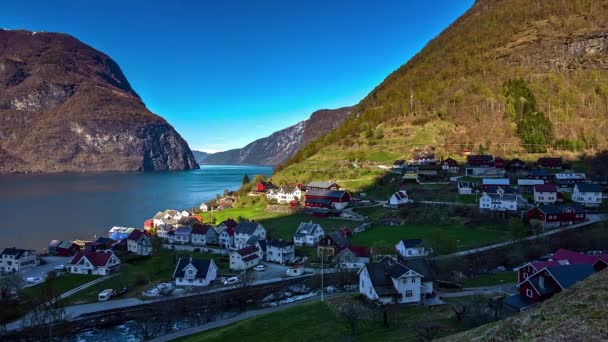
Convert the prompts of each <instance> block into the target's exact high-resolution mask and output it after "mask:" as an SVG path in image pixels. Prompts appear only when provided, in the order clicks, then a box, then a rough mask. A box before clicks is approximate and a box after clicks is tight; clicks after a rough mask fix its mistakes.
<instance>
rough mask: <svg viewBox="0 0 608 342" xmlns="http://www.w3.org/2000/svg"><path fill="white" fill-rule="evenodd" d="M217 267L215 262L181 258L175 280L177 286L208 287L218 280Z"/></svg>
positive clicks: (176, 268) (174, 275)
mask: <svg viewBox="0 0 608 342" xmlns="http://www.w3.org/2000/svg"><path fill="white" fill-rule="evenodd" d="M217 270H218V269H217V265H216V264H215V262H214V261H213V260H207V259H192V257H188V258H185V257H182V258H179V261H178V262H177V266H176V267H175V271H174V272H173V279H175V285H177V286H208V285H209V284H211V282H212V281H214V280H215V279H216V278H217Z"/></svg>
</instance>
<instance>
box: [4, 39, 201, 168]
mask: <svg viewBox="0 0 608 342" xmlns="http://www.w3.org/2000/svg"><path fill="white" fill-rule="evenodd" d="M194 168H198V164H197V163H196V161H195V160H194V156H193V155H192V152H191V151H190V148H189V147H188V144H187V143H186V142H185V141H184V139H182V137H181V136H180V135H179V134H178V133H177V132H176V131H175V130H174V129H173V127H172V126H171V125H170V124H169V123H167V122H166V121H165V120H164V119H163V118H161V117H159V116H157V115H155V114H153V113H151V112H150V111H148V109H147V108H146V106H145V104H144V103H143V102H142V100H141V99H140V97H139V96H138V95H137V93H136V92H135V91H134V90H133V89H132V88H131V86H130V84H129V82H128V81H127V79H126V77H125V76H124V74H123V73H122V71H121V70H120V67H119V66H118V64H116V62H114V61H113V60H112V59H111V58H110V57H108V56H107V55H105V54H103V53H102V52H99V51H97V50H95V49H93V48H92V47H90V46H88V45H86V44H84V43H82V42H80V41H78V40H77V39H75V38H73V37H71V36H69V35H65V34H59V33H40V32H29V31H8V30H0V172H3V173H6V172H64V171H74V172H80V171H136V170H137V171H161V170H187V169H194Z"/></svg>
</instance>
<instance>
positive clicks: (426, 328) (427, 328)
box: [410, 321, 446, 341]
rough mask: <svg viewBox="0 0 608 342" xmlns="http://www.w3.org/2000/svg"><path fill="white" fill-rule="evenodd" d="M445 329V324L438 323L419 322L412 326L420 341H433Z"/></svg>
mask: <svg viewBox="0 0 608 342" xmlns="http://www.w3.org/2000/svg"><path fill="white" fill-rule="evenodd" d="M445 327H446V326H445V325H444V324H442V323H440V322H436V321H419V322H416V323H413V324H412V325H411V326H410V328H411V329H412V330H413V331H414V333H416V335H417V336H418V338H419V339H420V341H432V340H433V339H434V338H435V337H436V336H437V334H439V332H440V331H441V330H442V329H445Z"/></svg>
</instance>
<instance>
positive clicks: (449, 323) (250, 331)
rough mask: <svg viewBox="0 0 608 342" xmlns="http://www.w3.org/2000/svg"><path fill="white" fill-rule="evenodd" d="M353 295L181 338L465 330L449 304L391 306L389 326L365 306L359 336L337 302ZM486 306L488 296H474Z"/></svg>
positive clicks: (381, 336)
mask: <svg viewBox="0 0 608 342" xmlns="http://www.w3.org/2000/svg"><path fill="white" fill-rule="evenodd" d="M347 300H353V299H351V298H350V297H338V298H332V299H330V300H328V301H326V302H323V303H322V302H318V301H317V302H311V303H304V304H300V305H298V306H295V307H292V308H287V309H283V310H280V311H277V312H273V313H270V314H266V315H262V316H258V317H254V318H250V319H247V320H243V321H240V322H237V323H234V324H231V325H228V326H225V327H221V328H217V329H213V330H209V331H206V332H202V333H199V334H196V335H192V336H188V337H184V338H181V339H177V340H176V341H182V342H195V341H237V340H242V339H243V336H246V339H247V341H269V340H270V341H315V340H317V341H340V340H355V341H418V340H420V336H419V335H417V334H416V332H415V331H414V330H413V328H412V326H413V325H414V324H415V323H416V322H429V321H433V322H438V323H441V324H443V328H442V329H441V331H440V333H439V336H446V335H449V334H451V333H454V332H458V331H462V330H465V327H463V326H462V325H461V324H460V323H459V322H458V321H457V320H456V318H455V316H454V313H453V312H452V310H451V307H450V306H449V305H443V306H434V307H423V306H418V305H410V306H397V307H393V308H391V309H389V310H390V311H389V313H388V317H389V327H388V328H386V327H384V326H383V323H382V313H381V312H380V311H379V310H369V309H365V310H364V311H363V312H364V313H361V318H360V319H359V320H358V321H357V327H356V333H355V336H350V329H349V327H348V325H347V322H346V321H344V320H343V319H340V318H338V315H337V313H336V307H337V305H340V303H343V302H344V301H347ZM471 300H475V301H480V302H479V303H481V304H482V305H483V304H485V301H486V300H487V299H485V298H483V297H479V298H472V299H471Z"/></svg>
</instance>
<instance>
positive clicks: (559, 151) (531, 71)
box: [285, 0, 608, 179]
mask: <svg viewBox="0 0 608 342" xmlns="http://www.w3.org/2000/svg"><path fill="white" fill-rule="evenodd" d="M607 23H608V1H607V0H601V1H586V0H569V1H565V0H559V1H529V0H477V1H476V2H475V4H474V5H473V6H472V7H471V8H470V9H469V10H468V11H467V12H466V13H465V14H464V15H462V16H461V17H460V18H458V19H457V20H456V21H455V22H454V23H453V24H451V25H450V26H449V27H448V28H446V29H445V30H444V31H443V32H442V33H441V34H439V35H438V36H437V37H436V38H434V39H433V40H431V41H430V42H429V43H428V44H427V45H426V46H425V47H424V48H423V49H422V50H421V51H420V52H419V53H418V54H417V55H416V56H414V57H413V58H411V59H410V60H409V61H408V62H407V63H406V64H404V65H403V66H401V67H400V68H398V69H397V70H396V71H394V72H393V73H391V74H390V75H388V76H387V77H386V79H385V80H384V81H383V82H382V83H381V84H379V85H378V86H377V87H376V88H375V89H374V90H373V91H372V92H371V93H369V94H368V95H367V96H366V97H365V98H364V99H363V100H362V101H361V102H360V103H359V104H357V105H356V106H355V107H354V108H353V113H352V114H351V115H350V116H349V117H348V119H347V120H345V121H344V122H343V123H342V124H341V125H340V126H339V127H338V128H337V129H335V130H333V131H332V132H330V133H329V134H327V135H326V136H324V137H323V138H322V139H317V140H315V141H313V142H312V143H309V144H308V145H307V146H305V147H303V148H302V149H300V150H299V152H298V153H297V154H295V155H294V156H293V157H291V158H290V160H289V161H288V162H287V163H286V165H285V166H287V167H288V166H289V165H294V164H302V165H300V166H301V167H300V169H305V168H306V167H307V165H304V164H306V163H307V162H309V161H310V162H312V161H315V162H320V161H323V162H324V165H325V166H326V167H332V163H333V162H334V161H336V159H346V158H345V156H346V155H347V154H348V153H351V152H352V153H353V154H355V155H359V156H361V158H357V159H362V160H363V161H366V160H367V161H374V162H383V163H385V162H391V161H392V160H393V159H401V158H409V157H410V156H411V154H412V151H413V150H414V149H417V148H425V149H434V150H435V153H436V154H437V155H438V156H439V157H447V156H453V157H457V158H460V159H462V158H464V156H463V150H464V148H469V149H473V150H474V151H476V152H489V153H493V154H497V155H501V156H506V157H510V156H520V157H525V156H526V155H527V154H528V153H537V154H542V153H544V154H552V155H563V156H565V157H569V156H572V155H574V154H577V153H580V152H596V151H599V150H604V149H606V148H608V139H606V134H605V130H606V122H607V120H608V115H607V112H608V24H607ZM328 151H331V153H329V152H328ZM534 157H536V156H531V158H534ZM334 164H335V163H334ZM336 165H337V164H336ZM339 176H340V175H335V177H339ZM331 179H333V178H331Z"/></svg>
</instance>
